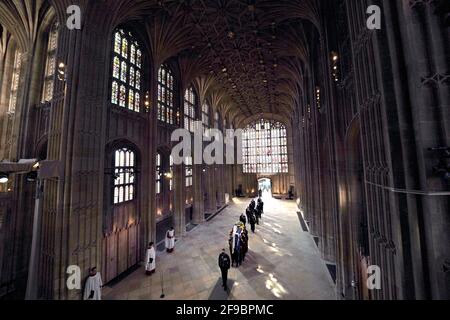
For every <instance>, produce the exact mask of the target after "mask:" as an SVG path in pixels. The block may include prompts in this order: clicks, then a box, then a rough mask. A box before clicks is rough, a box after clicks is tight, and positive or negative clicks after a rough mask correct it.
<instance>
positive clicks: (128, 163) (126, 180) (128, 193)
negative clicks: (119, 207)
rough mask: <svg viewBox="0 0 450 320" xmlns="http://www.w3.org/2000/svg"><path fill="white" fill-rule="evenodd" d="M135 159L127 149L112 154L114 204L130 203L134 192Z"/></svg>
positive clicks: (132, 153) (133, 154)
mask: <svg viewBox="0 0 450 320" xmlns="http://www.w3.org/2000/svg"><path fill="white" fill-rule="evenodd" d="M135 174H136V157H135V153H134V152H133V151H132V150H130V149H128V148H121V149H117V150H116V151H115V152H114V204H121V203H124V202H128V201H132V200H134V198H135V190H136V185H135V182H136V179H135Z"/></svg>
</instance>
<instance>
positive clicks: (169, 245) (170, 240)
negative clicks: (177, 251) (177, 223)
mask: <svg viewBox="0 0 450 320" xmlns="http://www.w3.org/2000/svg"><path fill="white" fill-rule="evenodd" d="M174 247H175V230H167V232H166V249H168V250H172V249H173V248H174Z"/></svg>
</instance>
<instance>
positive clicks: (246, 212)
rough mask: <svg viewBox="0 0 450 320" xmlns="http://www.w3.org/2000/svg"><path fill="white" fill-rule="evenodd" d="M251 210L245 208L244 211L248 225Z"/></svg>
mask: <svg viewBox="0 0 450 320" xmlns="http://www.w3.org/2000/svg"><path fill="white" fill-rule="evenodd" d="M251 212H252V211H251V210H250V207H247V209H246V210H245V215H246V216H247V221H248V223H250V215H251Z"/></svg>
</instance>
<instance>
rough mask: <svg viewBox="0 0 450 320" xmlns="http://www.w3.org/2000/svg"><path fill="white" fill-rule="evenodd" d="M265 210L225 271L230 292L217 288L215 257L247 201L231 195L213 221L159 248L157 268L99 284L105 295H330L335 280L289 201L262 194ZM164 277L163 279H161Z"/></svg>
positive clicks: (225, 244)
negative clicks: (168, 249) (239, 259)
mask: <svg viewBox="0 0 450 320" xmlns="http://www.w3.org/2000/svg"><path fill="white" fill-rule="evenodd" d="M264 202H265V208H264V209H265V210H264V211H265V214H264V215H263V219H262V222H260V226H257V229H256V233H255V234H251V232H250V240H249V254H248V256H247V259H246V261H245V262H244V264H243V265H242V266H241V267H239V268H238V269H236V268H232V269H231V270H230V272H229V274H228V278H229V287H230V288H231V289H230V292H229V293H228V294H227V293H225V292H224V291H223V289H222V288H221V282H220V270H219V268H218V266H217V258H218V255H219V253H220V252H221V249H222V248H227V249H228V242H227V239H228V236H227V235H228V233H229V231H230V230H231V228H232V226H233V224H234V223H235V222H236V221H237V220H238V217H239V215H240V214H241V212H243V211H244V209H245V207H246V206H247V205H248V203H249V200H248V199H234V200H233V203H231V204H230V206H229V207H228V208H226V209H225V210H223V211H222V212H221V213H220V214H219V215H217V216H216V217H215V218H214V219H213V220H211V221H210V222H207V223H205V224H203V225H200V226H198V227H196V228H195V229H194V230H192V231H191V232H189V233H188V234H187V236H185V237H184V238H182V239H179V240H178V241H177V243H176V247H175V252H174V253H173V254H171V255H168V254H166V253H165V252H158V254H157V260H156V273H155V274H154V275H152V276H150V277H147V276H146V275H145V274H144V270H143V267H142V268H141V269H139V270H137V271H136V272H134V273H132V274H131V275H129V276H128V277H126V278H125V279H123V280H122V281H121V282H119V283H118V284H116V285H114V286H113V287H112V288H111V287H105V288H104V289H103V298H104V299H107V300H108V299H109V300H125V299H131V300H149V299H160V295H161V283H162V282H163V283H164V293H165V299H168V300H172V299H180V300H207V299H211V300H225V299H229V300H239V299H249V300H265V299H268V300H273V299H290V300H304V299H308V300H323V299H326V300H331V299H335V298H336V296H335V293H334V285H333V282H332V279H331V277H330V275H329V273H328V272H327V268H326V266H325V264H324V263H323V262H322V260H321V259H320V254H319V251H318V249H317V247H316V246H315V244H314V241H313V239H312V238H311V236H310V235H309V234H308V233H306V232H303V231H302V229H301V226H300V222H299V220H298V216H297V213H296V205H295V202H293V201H283V200H276V199H272V198H266V199H265V200H264ZM162 279H163V281H162Z"/></svg>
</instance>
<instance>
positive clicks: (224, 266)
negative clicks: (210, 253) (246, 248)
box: [219, 249, 230, 291]
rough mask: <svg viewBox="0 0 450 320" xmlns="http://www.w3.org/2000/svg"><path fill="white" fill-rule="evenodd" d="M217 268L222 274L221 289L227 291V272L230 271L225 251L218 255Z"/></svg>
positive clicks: (228, 259) (228, 258)
mask: <svg viewBox="0 0 450 320" xmlns="http://www.w3.org/2000/svg"><path fill="white" fill-rule="evenodd" d="M219 268H220V272H221V273H222V287H223V289H224V290H225V291H227V290H228V285H227V282H228V270H229V269H230V257H229V256H228V255H227V254H226V252H225V249H222V253H221V254H220V255H219Z"/></svg>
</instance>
